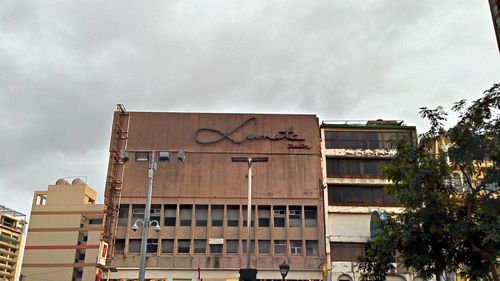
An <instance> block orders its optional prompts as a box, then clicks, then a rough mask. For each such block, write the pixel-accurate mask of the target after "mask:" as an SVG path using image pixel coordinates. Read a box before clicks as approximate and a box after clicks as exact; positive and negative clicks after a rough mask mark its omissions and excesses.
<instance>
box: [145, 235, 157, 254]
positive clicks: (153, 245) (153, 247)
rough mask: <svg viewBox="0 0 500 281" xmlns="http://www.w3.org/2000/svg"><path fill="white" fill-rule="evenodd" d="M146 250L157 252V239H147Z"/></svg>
mask: <svg viewBox="0 0 500 281" xmlns="http://www.w3.org/2000/svg"><path fill="white" fill-rule="evenodd" d="M147 242H148V244H147V248H146V249H147V252H148V253H155V254H156V252H158V239H148V241H147Z"/></svg>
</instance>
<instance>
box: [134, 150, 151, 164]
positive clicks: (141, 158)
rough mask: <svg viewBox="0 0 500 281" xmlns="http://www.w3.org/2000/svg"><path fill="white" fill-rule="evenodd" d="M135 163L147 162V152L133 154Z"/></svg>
mask: <svg viewBox="0 0 500 281" xmlns="http://www.w3.org/2000/svg"><path fill="white" fill-rule="evenodd" d="M135 161H137V162H148V161H149V152H147V151H138V152H136V153H135Z"/></svg>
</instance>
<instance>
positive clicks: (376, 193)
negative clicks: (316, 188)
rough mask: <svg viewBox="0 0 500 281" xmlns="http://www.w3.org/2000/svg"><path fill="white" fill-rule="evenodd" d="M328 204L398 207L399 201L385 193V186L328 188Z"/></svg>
mask: <svg viewBox="0 0 500 281" xmlns="http://www.w3.org/2000/svg"><path fill="white" fill-rule="evenodd" d="M328 204H329V205H330V206H333V205H342V204H349V205H364V206H367V205H373V204H377V205H378V204H385V205H397V204H398V202H397V200H396V199H395V198H394V197H392V196H390V195H388V194H385V192H384V187H383V186H332V185H330V186H328Z"/></svg>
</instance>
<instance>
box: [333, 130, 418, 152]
mask: <svg viewBox="0 0 500 281" xmlns="http://www.w3.org/2000/svg"><path fill="white" fill-rule="evenodd" d="M395 141H412V133H411V132H396V131H392V132H374V131H372V132H369V131H363V132H361V131H357V132H356V131H348V132H339V131H333V132H332V131H330V132H328V131H325V147H326V148H327V149H336V148H340V149H385V148H394V142H395Z"/></svg>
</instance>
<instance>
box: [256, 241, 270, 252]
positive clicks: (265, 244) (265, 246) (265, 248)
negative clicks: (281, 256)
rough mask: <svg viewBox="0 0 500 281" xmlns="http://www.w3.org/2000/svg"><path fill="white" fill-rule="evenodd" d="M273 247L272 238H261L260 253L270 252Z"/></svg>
mask: <svg viewBox="0 0 500 281" xmlns="http://www.w3.org/2000/svg"><path fill="white" fill-rule="evenodd" d="M270 249H271V241H270V240H259V254H269V252H270Z"/></svg>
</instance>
